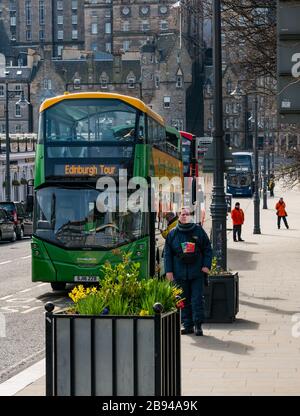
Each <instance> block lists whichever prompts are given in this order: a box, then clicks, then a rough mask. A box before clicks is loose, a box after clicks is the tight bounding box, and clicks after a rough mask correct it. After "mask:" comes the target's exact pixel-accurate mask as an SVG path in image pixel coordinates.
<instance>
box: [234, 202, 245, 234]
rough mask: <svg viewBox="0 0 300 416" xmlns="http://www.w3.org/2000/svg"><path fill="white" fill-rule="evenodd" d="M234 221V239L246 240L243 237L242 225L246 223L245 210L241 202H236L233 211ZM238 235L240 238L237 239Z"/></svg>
mask: <svg viewBox="0 0 300 416" xmlns="http://www.w3.org/2000/svg"><path fill="white" fill-rule="evenodd" d="M231 218H232V223H233V241H244V240H243V239H242V237H241V234H242V225H243V224H244V211H243V210H242V209H241V208H240V203H239V202H236V203H235V207H234V209H233V210H232V211H231ZM236 235H237V237H238V240H237V239H236Z"/></svg>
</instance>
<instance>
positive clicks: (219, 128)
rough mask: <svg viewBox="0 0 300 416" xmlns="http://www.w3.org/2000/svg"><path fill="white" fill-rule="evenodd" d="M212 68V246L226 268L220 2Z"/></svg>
mask: <svg viewBox="0 0 300 416" xmlns="http://www.w3.org/2000/svg"><path fill="white" fill-rule="evenodd" d="M213 68H214V114H213V116H214V129H213V146H214V160H215V166H214V181H213V189H212V203H211V206H210V211H211V217H212V245H213V249H214V253H215V256H216V257H217V263H218V266H220V267H222V268H223V269H224V270H226V268H227V239H226V238H227V236H226V215H227V204H226V199H225V193H224V142H223V134H224V132H223V103H222V50H221V6H220V0H214V2H213Z"/></svg>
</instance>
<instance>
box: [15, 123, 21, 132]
mask: <svg viewBox="0 0 300 416" xmlns="http://www.w3.org/2000/svg"><path fill="white" fill-rule="evenodd" d="M15 131H16V133H21V124H16V127H15Z"/></svg>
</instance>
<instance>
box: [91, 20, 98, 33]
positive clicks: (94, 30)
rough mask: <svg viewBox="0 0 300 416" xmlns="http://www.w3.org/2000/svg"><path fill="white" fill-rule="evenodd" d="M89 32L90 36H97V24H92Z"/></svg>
mask: <svg viewBox="0 0 300 416" xmlns="http://www.w3.org/2000/svg"><path fill="white" fill-rule="evenodd" d="M91 32H92V35H97V33H98V23H92V27H91Z"/></svg>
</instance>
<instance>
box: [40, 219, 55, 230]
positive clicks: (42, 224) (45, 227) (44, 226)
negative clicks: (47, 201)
mask: <svg viewBox="0 0 300 416" xmlns="http://www.w3.org/2000/svg"><path fill="white" fill-rule="evenodd" d="M37 228H38V229H39V230H52V227H51V224H50V222H49V221H38V223H37Z"/></svg>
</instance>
